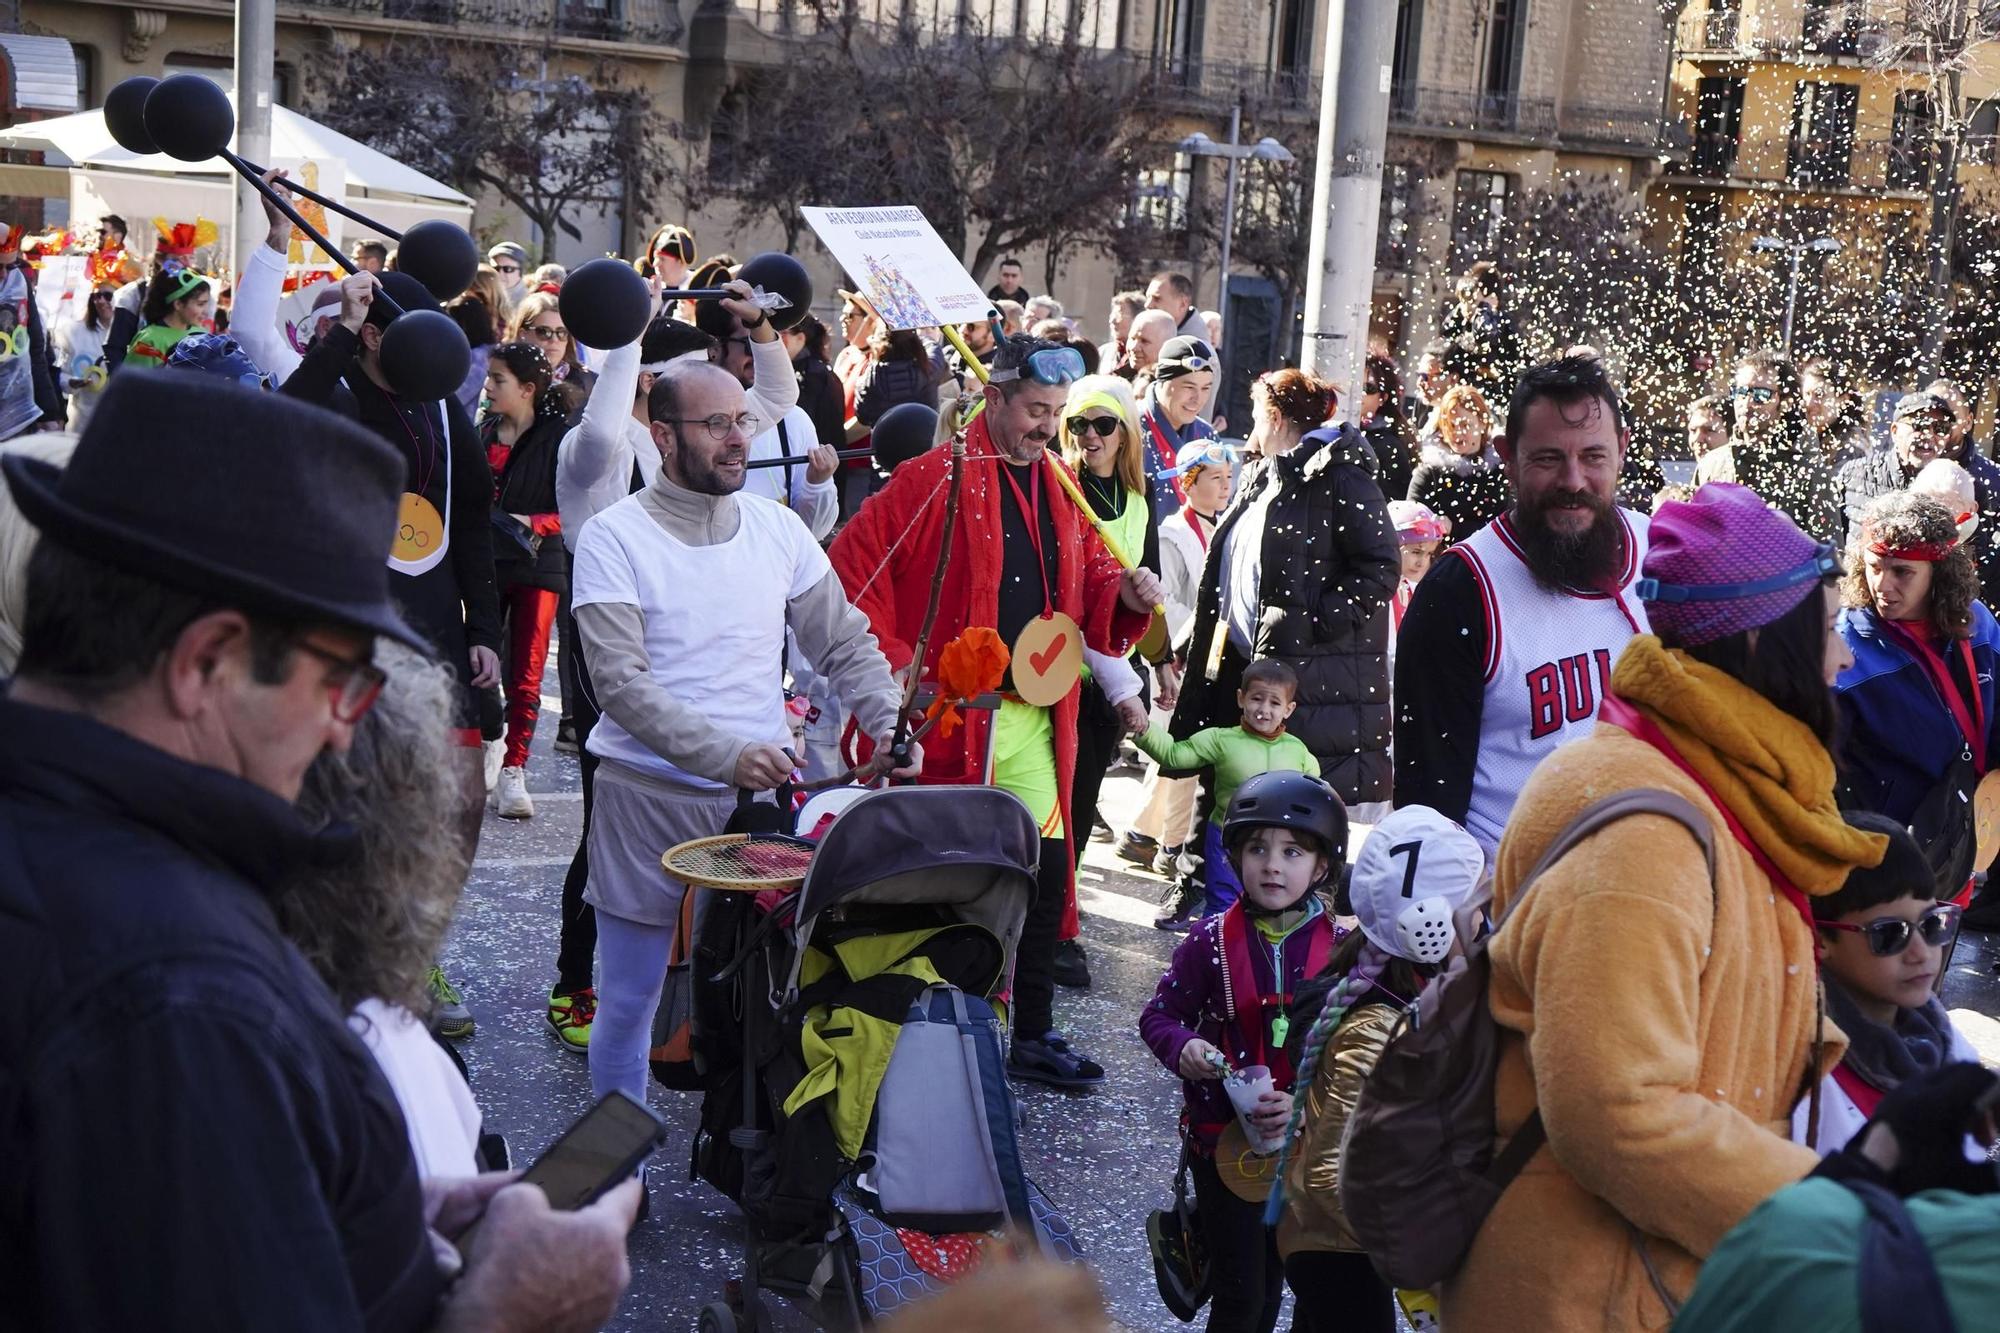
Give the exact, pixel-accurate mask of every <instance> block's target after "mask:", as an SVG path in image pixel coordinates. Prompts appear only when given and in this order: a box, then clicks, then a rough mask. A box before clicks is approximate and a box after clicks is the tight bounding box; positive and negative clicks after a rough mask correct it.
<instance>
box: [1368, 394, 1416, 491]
mask: <svg viewBox="0 0 2000 1333" xmlns="http://www.w3.org/2000/svg"><path fill="white" fill-rule="evenodd" d="M1361 433H1362V434H1363V435H1365V436H1367V437H1368V443H1369V445H1370V447H1372V448H1373V449H1374V450H1375V484H1376V485H1377V486H1380V487H1381V488H1382V495H1383V498H1384V499H1389V500H1407V499H1409V498H1410V478H1411V476H1413V475H1414V474H1415V473H1416V470H1417V432H1416V430H1415V429H1414V428H1412V427H1411V425H1410V424H1409V419H1408V418H1406V417H1404V416H1402V415H1400V414H1396V413H1390V412H1383V413H1380V414H1378V415H1377V416H1376V418H1375V419H1374V420H1373V421H1371V422H1369V423H1368V424H1367V425H1365V426H1363V427H1362V428H1361Z"/></svg>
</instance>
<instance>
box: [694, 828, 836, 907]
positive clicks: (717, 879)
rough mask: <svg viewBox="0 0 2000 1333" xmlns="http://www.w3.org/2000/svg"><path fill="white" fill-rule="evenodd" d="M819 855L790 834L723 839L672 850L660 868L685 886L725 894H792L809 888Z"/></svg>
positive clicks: (720, 836) (704, 840) (728, 835)
mask: <svg viewBox="0 0 2000 1333" xmlns="http://www.w3.org/2000/svg"><path fill="white" fill-rule="evenodd" d="M817 849H818V844H817V843H813V842H809V841H807V840H806V839H804V838H794V837H792V836H791V835H790V834H785V833H722V834H718V835H716V836H715V837H712V838H695V839H693V840H692V841H689V842H683V843H680V844H678V845H676V846H673V847H669V848H668V849H667V850H666V852H665V853H664V854H663V855H662V856H661V857H660V868H661V869H662V870H665V871H666V872H667V873H668V874H669V875H672V876H673V877H674V878H675V879H677V880H679V881H681V883H683V884H688V885H692V886H693V887H695V888H702V889H717V890H720V891H721V892H724V893H762V892H764V891H765V890H766V889H781V890H790V889H796V888H797V887H799V885H801V884H803V883H805V880H806V871H808V870H810V869H811V868H812V859H813V852H814V851H816V850H817Z"/></svg>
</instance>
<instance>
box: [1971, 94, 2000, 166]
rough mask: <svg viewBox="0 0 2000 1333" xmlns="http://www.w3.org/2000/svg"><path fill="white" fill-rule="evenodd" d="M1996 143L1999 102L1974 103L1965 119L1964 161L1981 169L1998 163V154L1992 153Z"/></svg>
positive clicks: (1999, 134) (1999, 137) (1999, 129)
mask: <svg viewBox="0 0 2000 1333" xmlns="http://www.w3.org/2000/svg"><path fill="white" fill-rule="evenodd" d="M1996 141H2000V100H1995V101H1989V102H1975V103H1974V104H1973V106H1972V110H1971V112H1970V113H1969V114H1968V115H1967V116H1966V118H1965V147H1964V150H1963V152H1964V158H1965V161H1966V162H1968V163H1970V164H1972V165H1974V166H1981V167H1990V166H1992V165H1994V163H1995V162H1996V161H2000V154H1996V153H1995V151H1994V145H1995V142H1996Z"/></svg>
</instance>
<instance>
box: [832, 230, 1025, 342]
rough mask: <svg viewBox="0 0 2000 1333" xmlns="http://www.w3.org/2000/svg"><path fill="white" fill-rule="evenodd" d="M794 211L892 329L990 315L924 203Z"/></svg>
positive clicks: (988, 303)
mask: <svg viewBox="0 0 2000 1333" xmlns="http://www.w3.org/2000/svg"><path fill="white" fill-rule="evenodd" d="M800 212H801V213H803V214H804V215H805V220H806V223H807V225H809V226H810V227H811V228H812V229H813V233H814V234H815V235H817V236H818V237H819V239H820V242H821V244H823V245H825V246H826V248H827V249H828V250H829V251H831V252H832V254H833V257H834V258H835V259H837V260H839V261H840V266H841V267H842V268H844V269H846V270H847V272H848V273H849V275H851V276H852V277H853V279H854V281H855V283H856V285H857V286H858V287H859V288H860V291H861V294H862V295H863V296H865V297H867V298H868V302H869V304H870V305H873V306H874V307H875V313H876V314H878V315H880V316H881V317H882V321H883V323H885V324H887V325H888V326H889V327H890V328H892V329H922V328H935V327H938V326H941V325H947V324H969V323H971V322H973V321H975V320H983V319H986V318H987V317H988V315H989V314H990V312H991V310H992V308H993V303H992V302H991V301H989V300H988V299H987V298H986V293H985V292H983V291H981V290H980V288H979V284H978V283H976V282H974V281H973V280H972V275H971V274H970V273H967V272H966V271H965V265H964V263H963V262H961V261H960V259H959V257H958V256H957V255H956V254H954V253H952V250H951V247H950V246H948V245H946V244H945V243H944V241H943V239H942V238H941V237H939V235H938V234H937V231H936V229H934V228H933V227H932V226H931V224H930V222H929V221H928V220H927V219H926V218H925V217H924V214H923V210H922V209H918V208H910V207H907V206H895V207H888V208H805V209H801V210H800Z"/></svg>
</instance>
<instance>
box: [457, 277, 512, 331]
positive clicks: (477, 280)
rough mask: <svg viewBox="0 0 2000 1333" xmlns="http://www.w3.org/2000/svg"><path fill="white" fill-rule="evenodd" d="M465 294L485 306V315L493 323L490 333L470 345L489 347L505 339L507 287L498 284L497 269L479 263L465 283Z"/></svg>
mask: <svg viewBox="0 0 2000 1333" xmlns="http://www.w3.org/2000/svg"><path fill="white" fill-rule="evenodd" d="M465 295H466V296H470V297H472V298H473V299H474V300H476V301H478V302H479V303H480V304H481V305H483V306H485V307H486V314H487V317H488V319H490V320H491V321H492V324H493V332H492V334H491V335H489V336H488V337H486V338H483V339H481V340H480V341H479V342H475V343H473V344H472V345H473V346H474V347H478V346H480V345H481V344H482V343H483V344H484V345H485V346H487V347H491V346H492V345H493V344H495V343H497V342H504V341H506V338H507V318H506V316H507V289H506V288H505V287H502V286H501V285H500V272H499V270H498V269H496V268H494V267H493V266H492V265H491V264H481V265H480V266H479V269H478V271H477V272H475V273H474V274H473V275H472V281H471V282H469V283H467V284H466V286H465Z"/></svg>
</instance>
